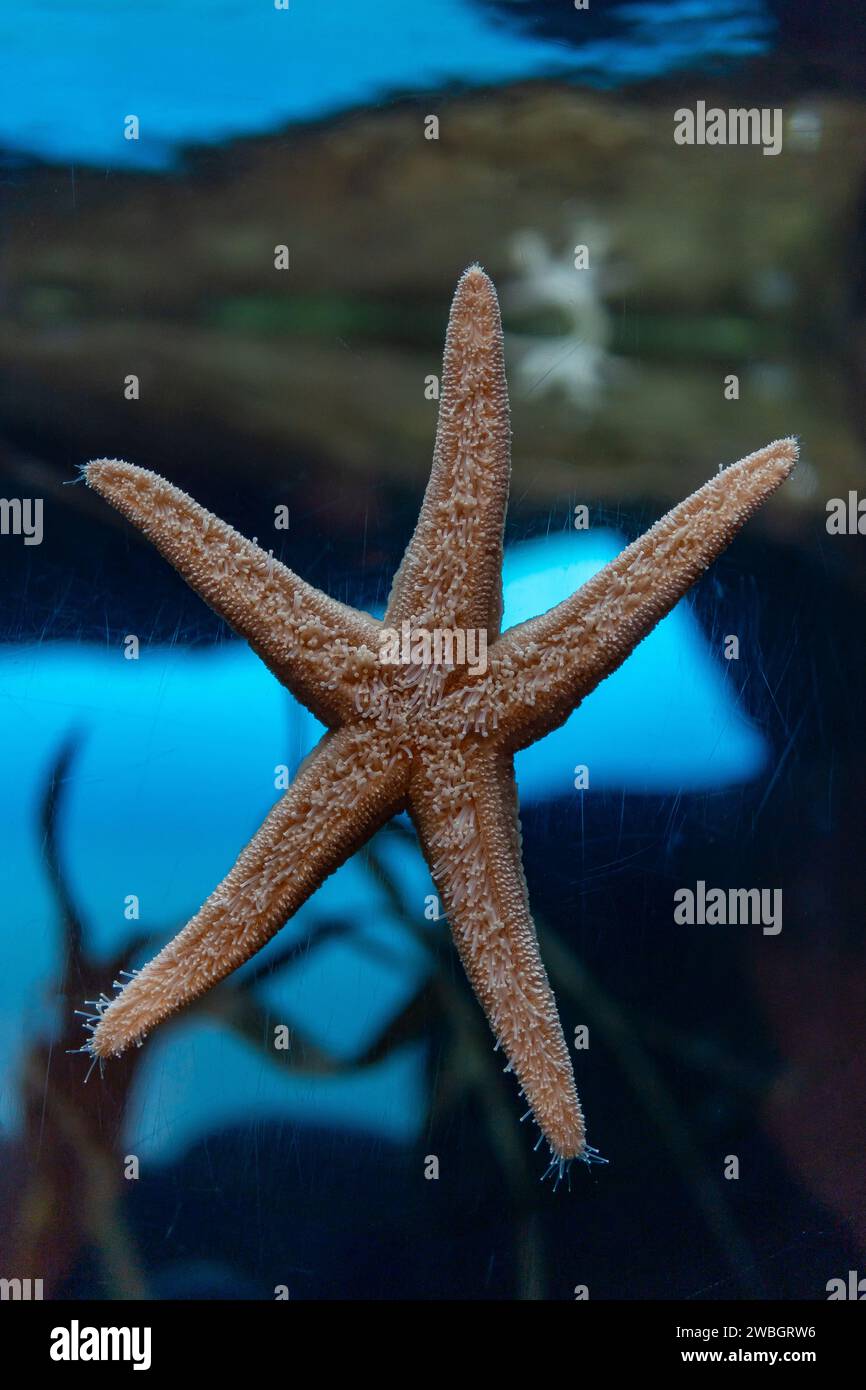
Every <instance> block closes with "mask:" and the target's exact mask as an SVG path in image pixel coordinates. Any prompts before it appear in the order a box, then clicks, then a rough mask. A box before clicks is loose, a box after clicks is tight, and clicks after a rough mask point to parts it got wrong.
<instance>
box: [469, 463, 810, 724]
mask: <svg viewBox="0 0 866 1390" xmlns="http://www.w3.org/2000/svg"><path fill="white" fill-rule="evenodd" d="M796 459H797V444H796V441H795V440H793V439H782V440H777V441H776V443H774V444H768V445H767V446H766V448H764V449H759V450H758V451H757V452H756V453H754V454H750V455H749V456H748V457H747V458H744V459H741V460H740V461H739V463H735V464H732V465H731V466H730V467H729V468H726V469H725V470H724V471H723V472H721V473H719V474H717V475H716V477H714V478H712V479H711V480H710V482H708V483H705V484H704V486H703V487H702V488H699V489H698V490H697V492H694V493H692V495H691V496H690V497H688V498H686V500H685V501H684V502H681V503H680V504H679V506H678V507H674V509H673V510H672V511H670V512H668V513H667V515H666V516H664V517H662V519H661V520H660V521H658V522H656V524H655V526H653V527H652V529H651V530H649V531H647V532H646V534H645V535H643V536H641V537H640V538H639V539H638V540H636V541H635V542H634V543H633V544H632V545H630V546H628V547H627V548H626V549H625V550H624V551H623V552H622V554H621V555H618V556H617V558H616V559H615V560H613V561H611V563H610V564H609V565H606V566H605V568H604V569H603V570H600V571H599V573H598V574H596V575H594V576H593V578H592V579H590V580H588V582H587V583H586V584H584V585H583V587H582V588H580V589H579V590H578V591H577V592H576V593H575V594H573V595H572V596H571V598H568V599H566V600H565V601H564V602H563V603H560V604H557V606H556V607H555V608H551V609H550V610H549V611H548V612H547V613H544V614H543V615H542V616H541V617H538V618H532V619H531V620H530V621H529V622H525V623H521V624H519V625H518V626H516V627H513V628H510V629H509V630H508V631H507V632H506V633H504V634H503V635H502V637H501V638H500V639H499V641H498V642H497V643H496V644H495V645H494V647H493V648H492V650H491V652H490V654H489V669H488V674H487V679H486V680H485V681H484V682H483V683H481V682H479V683H478V686H477V689H476V690H475V691H473V690H472V688H471V687H472V682H471V681H468V682H466V683H465V684H464V686H463V687H462V689H461V690H458V691H455V692H454V695H455V697H459V698H460V699H462V700H463V701H464V703H465V707H466V713H467V722H468V723H469V724H470V726H472V727H475V728H481V727H482V726H483V727H484V728H485V729H487V730H492V729H493V728H496V729H497V730H498V738H499V739H500V740H501V742H502V743H503V744H504V746H505V747H507V748H508V749H509V750H510V751H512V752H514V751H516V750H517V749H519V748H524V747H526V746H527V744H529V743H532V742H533V741H534V740H535V739H538V738H541V737H543V735H544V734H547V733H549V732H550V731H551V730H552V729H555V728H557V727H558V726H559V725H560V724H562V723H563V722H564V720H565V719H567V718H568V716H569V714H570V713H571V712H572V710H573V709H574V708H575V707H576V706H577V705H578V704H579V703H580V702H581V700H582V699H584V697H585V696H586V695H588V694H589V692H590V691H591V690H593V689H594V688H595V687H596V686H597V685H598V683H599V682H600V681H602V680H603V679H604V678H605V676H609V675H610V674H611V672H612V671H615V670H616V668H617V667H618V666H619V665H621V663H622V662H623V661H625V659H626V657H627V656H628V655H629V654H630V653H631V652H632V651H633V650H634V648H635V647H636V646H637V645H638V643H639V642H640V641H641V640H642V639H643V638H644V637H646V635H647V633H649V632H651V631H652V629H653V628H654V627H655V625H656V623H657V622H659V620H660V619H661V618H663V617H664V616H665V614H666V613H669V612H670V610H671V609H672V608H673V607H674V605H675V604H676V603H677V602H678V600H679V599H680V598H682V596H683V594H685V593H686V591H687V590H688V589H689V588H690V587H691V586H692V584H694V582H695V580H696V579H698V578H699V577H700V575H701V574H703V572H704V570H705V569H706V568H707V566H708V565H709V564H711V562H712V561H713V560H714V559H715V558H716V557H717V556H718V555H720V554H721V552H722V551H723V550H724V549H725V548H726V547H727V546H728V545H729V544H730V542H731V541H732V540H733V538H734V536H735V535H736V534H737V532H738V531H739V530H740V528H741V527H742V526H743V525H744V523H745V522H746V521H747V520H748V518H749V517H750V516H751V515H752V513H753V512H754V511H755V510H756V509H757V508H758V507H759V506H760V505H761V503H762V502H764V501H766V499H767V498H768V497H769V496H770V494H771V493H772V492H774V491H775V489H776V488H777V487H778V486H779V485H780V483H782V482H783V481H784V480H785V478H787V477H788V475H789V474H790V472H791V470H792V469H793V467H794V464H795V462H796ZM470 706H471V709H470Z"/></svg>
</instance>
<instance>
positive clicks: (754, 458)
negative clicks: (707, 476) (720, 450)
mask: <svg viewBox="0 0 866 1390" xmlns="http://www.w3.org/2000/svg"><path fill="white" fill-rule="evenodd" d="M799 456H800V445H799V441H798V440H797V439H795V438H793V437H790V438H788V439H774V440H773V442H772V444H765V445H764V447H763V448H762V449H756V450H755V452H754V453H753V454H747V455H746V457H745V458H742V459H740V460H739V461H738V462H737V463H732V464H729V466H728V467H727V468H724V469H722V473H721V475H720V476H722V477H725V476H726V475H731V474H736V473H741V474H744V475H745V474H748V475H749V476H750V478H752V479H753V480H754V482H755V483H756V484H758V485H759V486H762V485H763V486H766V488H767V491H768V492H771V491H773V490H774V489H775V488H776V487H778V486H779V484H780V483H783V482H784V481H785V479H786V478H788V477H790V475H791V474H792V473H793V471H794V469H795V467H796V465H797V459H798V458H799Z"/></svg>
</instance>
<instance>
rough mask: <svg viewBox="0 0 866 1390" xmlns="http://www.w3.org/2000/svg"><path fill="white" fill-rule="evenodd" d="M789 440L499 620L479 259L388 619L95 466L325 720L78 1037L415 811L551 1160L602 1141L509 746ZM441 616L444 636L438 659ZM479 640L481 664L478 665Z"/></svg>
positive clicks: (499, 517) (194, 985) (687, 568)
mask: <svg viewBox="0 0 866 1390" xmlns="http://www.w3.org/2000/svg"><path fill="white" fill-rule="evenodd" d="M796 455H797V447H796V444H795V443H794V441H792V440H790V439H788V440H781V441H778V442H777V443H775V444H770V445H768V446H767V447H766V448H764V449H761V450H759V451H758V452H757V453H755V454H751V455H750V456H749V457H748V458H745V459H742V460H741V461H740V462H739V463H736V464H733V465H732V466H731V467H730V468H727V469H726V470H725V471H723V472H721V473H719V474H718V475H717V476H716V477H714V478H713V479H712V480H711V481H710V482H708V483H707V484H706V485H705V486H704V487H702V488H701V489H700V490H699V491H698V492H696V493H694V494H693V495H692V496H691V497H689V498H688V499H687V500H686V501H685V502H682V503H681V504H680V505H679V506H678V507H676V508H674V510H673V511H671V512H669V513H668V515H667V516H665V517H664V518H663V519H662V520H661V521H659V522H658V523H657V524H656V525H655V526H654V527H653V528H652V530H650V531H649V532H647V534H646V535H644V536H642V537H641V538H640V539H639V540H637V541H635V542H634V544H633V545H630V546H629V547H628V548H627V549H626V550H624V551H623V553H622V554H621V555H620V556H619V557H618V558H617V559H616V560H614V561H613V562H612V563H611V564H609V565H608V566H607V567H606V568H605V569H603V570H601V571H600V573H598V574H596V575H595V576H594V577H593V578H592V579H591V580H590V581H589V582H588V583H587V584H585V585H584V586H583V588H581V589H580V590H579V591H578V592H577V593H575V594H574V595H573V596H572V597H571V598H569V599H567V600H566V601H565V602H563V603H560V604H558V605H557V606H556V607H555V608H552V609H551V610H550V611H549V612H547V613H545V614H543V615H542V616H541V617H538V618H534V619H532V620H531V621H530V622H526V623H521V624H520V625H519V626H517V627H514V628H511V629H510V630H509V631H508V632H506V633H504V634H503V635H502V636H500V620H501V614H502V583H501V569H502V535H503V524H504V518H505V509H506V503H507V498H508V485H509V475H510V428H509V416H508V394H507V387H506V381H505V369H504V363H503V353H502V330H501V326H500V321H499V308H498V304H497V300H496V292H495V290H494V288H493V285H492V283H491V281H490V280H489V279H488V277H487V276H486V275H485V273H484V272H483V271H482V270H481V269H480V267H478V266H471V267H470V268H469V269H468V270H467V271H466V272H465V274H464V275H463V277H462V278H461V280H460V283H459V285H458V287H457V292H456V294H455V296H454V302H453V304H452V307H451V315H450V319H449V323H448V335H447V339H446V344H445V363H444V378H443V387H442V400H441V405H440V409H439V425H438V431H437V435H436V447H435V452H434V456H433V470H432V474H431V477H430V481H429V483H428V485H427V491H426V493H425V496H424V502H423V506H422V508H421V515H420V518H419V520H418V524H417V526H416V528H415V534H414V536H413V537H412V540H411V541H410V543H409V547H408V549H407V551H406V554H405V556H404V558H403V562H402V564H401V566H400V569H399V571H398V573H397V577H396V579H395V582H394V586H393V589H392V592H391V596H390V600H389V603H388V608H387V612H386V615H385V619H384V623H381V622H378V621H377V620H375V619H374V618H372V617H369V616H368V615H367V614H366V613H361V612H357V611H355V610H354V609H352V608H348V607H345V606H344V605H343V604H340V603H336V602H334V601H333V600H332V599H329V598H327V597H326V596H325V595H324V594H322V593H320V592H319V591H318V590H316V589H314V588H311V587H310V586H309V585H308V584H305V583H304V582H303V580H301V579H299V578H298V577H297V575H295V574H293V573H292V571H291V570H289V569H287V568H286V567H285V566H284V565H282V564H280V563H279V562H277V561H275V560H274V559H273V558H272V557H270V556H269V555H267V554H265V552H264V551H263V550H261V549H260V548H259V547H258V546H257V545H255V544H253V543H252V542H250V541H248V540H245V539H244V538H243V537H242V536H240V535H238V533H237V532H236V531H233V530H232V528H231V527H230V526H227V525H226V524H225V523H224V522H222V521H220V520H218V519H217V518H216V517H215V516H213V515H212V514H211V513H210V512H207V511H205V510H204V509H203V508H202V507H200V506H198V505H197V504H196V503H195V502H194V501H193V500H192V499H191V498H190V497H188V496H187V495H186V494H185V493H183V492H181V491H179V489H177V488H175V487H172V486H171V485H170V484H169V483H167V482H166V481H165V480H164V479H163V478H161V477H159V476H158V475H157V474H155V473H151V472H148V471H147V470H145V469H143V468H137V467H134V466H133V465H132V464H129V463H122V462H117V461H114V460H107V459H102V460H99V461H97V462H94V463H90V464H88V465H87V466H86V468H85V470H84V471H85V476H86V479H87V482H88V484H89V485H90V486H91V487H93V488H95V489H96V490H97V492H99V493H101V495H102V496H103V497H105V498H106V499H107V500H108V501H109V502H111V503H112V504H113V505H114V506H115V507H117V508H118V510H119V511H120V512H122V513H123V515H124V516H126V517H127V518H128V519H129V520H130V521H131V522H132V523H133V524H134V525H135V526H137V527H138V528H139V529H140V530H141V531H142V532H143V533H144V535H145V536H147V537H148V539H149V540H151V541H153V543H154V544H155V545H156V546H157V547H158V549H159V550H160V551H161V552H162V554H163V555H164V556H165V557H166V559H168V560H170V561H171V563H172V564H173V565H174V566H175V568H176V569H177V570H178V571H179V572H180V573H181V574H182V575H183V577H184V578H185V579H186V580H187V582H188V583H189V584H191V585H192V587H193V588H194V589H195V590H196V591H197V592H198V593H199V594H200V595H201V596H202V598H203V599H205V601H206V602H207V603H209V604H210V606H211V607H212V608H213V609H215V611H216V612H217V613H219V614H220V615H221V616H222V617H224V618H225V619H226V620H227V621H228V622H229V623H230V624H231V626H232V627H233V628H234V629H235V631H236V632H238V633H239V634H241V635H242V636H243V637H245V638H246V639H247V641H248V642H249V643H250V646H251V647H252V648H253V650H254V651H256V652H257V653H258V655H259V656H260V657H261V658H262V660H263V661H264V662H265V664H266V665H267V666H268V667H269V668H270V670H271V671H273V673H274V675H275V676H276V677H277V678H278V680H280V681H281V682H282V683H283V684H284V685H285V686H286V687H287V688H288V689H289V690H290V691H291V692H292V694H293V695H294V696H296V698H297V699H299V700H301V701H302V702H303V703H304V704H305V705H307V706H308V708H309V709H310V710H312V711H313V713H314V714H315V715H316V716H317V717H318V718H319V719H321V720H322V721H323V722H324V723H325V724H326V725H327V726H328V732H327V733H326V734H325V735H324V737H323V738H322V740H321V742H320V743H319V744H318V746H317V747H316V748H315V749H314V751H313V752H312V753H311V754H310V755H309V757H308V758H307V759H306V761H305V762H304V763H303V764H302V766H301V768H300V770H299V772H298V775H297V777H296V778H295V781H294V783H293V785H292V786H291V787H290V788H289V790H288V791H287V792H286V793H285V795H284V796H283V797H282V799H281V800H280V801H278V802H277V804H276V805H275V807H274V809H273V810H272V811H271V813H270V815H269V816H268V817H267V819H266V820H265V822H264V824H263V825H262V827H261V829H260V830H259V831H258V833H257V834H256V835H255V836H254V837H253V839H252V840H251V841H250V843H249V844H248V845H247V847H246V848H245V849H244V850H243V852H242V853H241V855H240V858H239V859H238V861H237V863H236V864H235V866H234V868H233V869H232V870H231V872H230V873H229V875H228V877H227V878H225V879H224V880H223V882H222V883H221V884H220V885H219V887H218V888H217V889H215V891H214V892H213V893H212V894H211V896H210V897H209V898H208V900H207V902H206V903H205V904H204V906H203V907H202V908H201V909H200V911H199V912H197V913H196V915H195V917H193V919H192V921H191V922H189V924H188V925H187V926H186V927H184V929H183V931H181V932H180V933H179V934H178V936H176V937H175V938H174V940H173V941H171V942H170V943H169V944H168V945H167V946H165V947H164V949H163V950H162V951H160V953H159V955H158V956H156V957H155V959H154V960H152V961H151V962H150V964H149V965H147V966H145V967H144V969H143V970H141V971H140V972H139V973H138V974H136V975H135V976H134V977H133V978H132V979H131V980H130V982H129V983H128V984H127V985H126V986H125V987H124V988H123V989H122V990H121V992H120V993H119V994H118V995H117V996H116V997H115V998H114V999H112V1000H111V1001H109V1000H107V999H105V998H103V999H102V1000H101V1001H100V1002H99V1004H98V1006H97V1013H96V1015H95V1016H94V1017H93V1019H92V1020H91V1023H90V1027H91V1031H92V1036H91V1038H90V1041H89V1042H88V1044H87V1049H86V1050H88V1051H89V1052H90V1053H91V1054H92V1055H93V1056H94V1057H95V1058H99V1059H102V1058H107V1057H110V1056H112V1055H115V1056H116V1055H119V1054H120V1053H122V1052H124V1051H125V1049H126V1048H128V1047H129V1046H130V1045H131V1044H132V1043H137V1042H140V1041H141V1040H142V1039H143V1038H144V1036H145V1035H146V1034H147V1033H148V1032H150V1030H151V1029H153V1028H154V1027H156V1025H157V1024H158V1023H160V1022H161V1021H162V1020H163V1019H165V1018H167V1017H168V1016H169V1015H171V1014H173V1013H175V1011H176V1010H178V1009H180V1008H182V1007H183V1006H184V1005H185V1004H189V1003H190V1002H191V1001H192V1000H194V999H196V998H197V997H198V996H199V995H201V994H203V993H204V992H205V991H206V990H208V989H210V988H211V987H212V986H213V985H215V984H216V983H217V981H219V980H221V979H223V977H224V976H226V975H228V974H229V973H230V972H231V971H233V970H236V969H237V967H238V966H239V965H241V964H243V962H244V961H246V960H248V959H249V957H250V956H252V955H253V953H254V952H256V951H258V950H260V949H261V948H262V947H263V946H264V945H265V943H266V942H267V941H269V940H270V938H271V937H272V936H273V935H274V933H275V932H277V931H278V930H279V929H280V927H281V926H282V925H283V924H284V922H285V921H286V920H287V918H289V917H291V916H292V914H293V913H295V912H297V910H298V908H299V907H300V906H301V904H302V903H303V902H304V901H305V900H306V899H307V898H308V897H309V896H310V895H311V894H312V893H313V892H314V891H315V890H316V888H318V886H319V885H320V884H321V883H322V882H323V880H324V879H325V878H326V877H327V876H328V875H329V874H331V873H333V872H334V870H335V869H336V868H338V867H339V865H340V864H342V863H343V861H344V860H345V859H346V858H348V856H349V855H350V854H352V853H353V852H354V851H355V850H356V849H358V848H359V846H361V845H362V844H363V843H364V842H365V841H366V840H367V839H368V838H369V837H370V836H371V835H373V833H374V832H375V831H376V830H378V828H379V827H380V826H381V825H382V824H383V823H384V822H385V821H386V820H388V818H389V817H391V816H393V815H395V814H396V813H397V812H399V811H401V810H404V809H405V810H407V811H408V812H409V815H410V816H411V818H412V820H413V822H414V824H415V826H416V829H417V832H418V837H419V840H420V842H421V846H422V848H423V851H424V854H425V856H426V858H427V862H428V864H429V866H430V869H431V872H432V875H433V879H434V881H435V883H436V886H437V889H438V891H439V894H440V896H441V899H442V903H443V905H444V908H445V911H446V913H447V916H448V920H449V922H450V924H451V930H452V932H453V935H454V940H455V942H456V945H457V949H458V951H459V953H460V957H461V960H462V962H463V964H464V966H465V968H466V972H467V974H468V976H469V979H470V981H471V983H472V987H473V989H474V990H475V993H476V995H477V996H478V999H479V1000H480V1002H481V1005H482V1007H483V1008H484V1011H485V1013H486V1014H487V1018H488V1020H489V1022H490V1026H491V1028H492V1030H493V1033H494V1035H495V1037H496V1041H497V1045H498V1046H501V1047H502V1049H503V1051H504V1053H505V1055H506V1057H507V1059H508V1065H509V1068H510V1069H513V1070H514V1071H515V1072H516V1074H517V1078H518V1081H519V1083H520V1086H521V1089H522V1092H523V1093H524V1094H525V1096H526V1099H527V1101H528V1103H529V1106H530V1110H531V1113H532V1114H533V1115H534V1116H535V1119H536V1121H537V1123H538V1125H539V1127H540V1129H541V1131H542V1135H543V1136H544V1137H545V1138H546V1139H547V1141H548V1143H549V1145H550V1149H551V1155H552V1164H551V1167H552V1168H553V1169H554V1170H557V1171H558V1172H559V1173H560V1174H561V1173H562V1171H563V1169H564V1166H565V1164H566V1163H567V1162H568V1161H569V1160H571V1159H573V1158H583V1159H585V1160H587V1161H589V1159H591V1158H592V1157H595V1156H596V1155H595V1150H593V1149H591V1148H590V1147H589V1146H588V1145H587V1142H586V1135H585V1129H584V1122H583V1115H582V1113H581V1108H580V1102H579V1101H578V1097H577V1091H576V1089H575V1084H574V1076H573V1072H572V1067H571V1062H570V1059H569V1054H568V1049H567V1047H566V1043H565V1039H564V1037H563V1033H562V1027H561V1025H560V1022H559V1017H558V1015H557V1011H556V1004H555V1002H554V998H553V994H552V993H551V989H550V985H549V983H548V980H547V975H546V973H545V969H544V966H543V964H542V961H541V956H540V954H539V950H538V941H537V938H536V933H535V928H534V925H533V922H532V918H531V916H530V911H529V903H528V898H527V890H526V880H525V878H524V874H523V868H522V864H521V843H520V822H519V819H518V809H517V788H516V784H515V780H514V772H513V757H514V754H515V752H516V751H517V750H518V749H520V748H524V747H526V745H527V744H529V743H532V742H533V741H534V740H535V739H538V738H542V737H543V736H544V735H545V734H547V733H549V732H550V731H551V730H552V729H555V728H557V726H558V725H560V724H562V723H563V722H564V720H565V719H566V718H567V717H568V715H569V714H570V713H571V711H572V710H573V709H574V708H575V706H576V705H578V704H579V703H580V701H581V700H582V699H583V698H584V696H586V695H587V694H589V692H590V691H591V690H592V689H593V688H594V687H595V686H596V685H598V683H599V681H601V680H603V679H604V677H605V676H607V675H609V674H610V673H611V672H612V671H614V670H615V669H616V667H617V666H619V665H620V663H621V662H622V661H624V660H625V658H626V657H627V656H628V655H629V653H630V652H631V651H632V650H633V648H634V647H635V646H636V645H637V643H638V642H639V641H640V640H641V638H643V637H645V636H646V634H647V633H648V632H649V631H650V630H651V629H652V628H653V627H654V626H655V624H656V623H657V622H658V621H659V619H660V618H662V617H663V616H664V615H665V614H666V613H667V612H669V611H670V609H671V608H673V606H674V604H675V603H676V602H677V600H678V599H679V598H680V597H681V596H682V595H683V594H684V593H685V592H686V590H687V589H688V588H689V587H690V585H692V584H693V583H694V581H695V580H696V579H697V578H698V577H699V575H701V574H702V573H703V571H704V570H705V569H706V567H707V566H708V565H709V564H710V562H711V561H712V560H713V559H714V558H715V557H716V556H717V555H718V554H719V553H720V552H721V551H722V550H723V549H724V548H725V546H727V545H728V543H729V542H730V541H731V539H732V538H733V536H734V535H735V534H736V532H737V531H738V530H739V529H740V527H741V526H742V525H743V523H744V522H745V521H746V519H747V517H748V516H749V515H750V514H751V513H752V512H753V511H754V510H755V508H756V507H758V506H759V505H760V503H761V502H763V501H764V500H765V499H766V498H767V497H768V496H769V495H770V493H771V492H772V491H773V490H774V489H775V488H776V487H777V486H778V485H779V483H781V482H782V481H783V479H785V478H786V477H787V476H788V474H789V473H790V472H791V469H792V468H793V466H794V463H795V460H796ZM397 629H399V630H400V633H401V634H402V637H403V645H402V659H401V657H400V655H396V654H395V653H396V652H397V649H398V645H399V644H397V643H396V642H395V640H394V639H395V632H396V630H397ZM431 630H433V634H432V635H433V636H434V637H436V636H437V634H438V635H439V636H440V637H443V635H444V638H446V639H447V641H446V642H445V648H447V655H446V656H444V657H443V659H441V660H439V661H437V660H436V659H435V658H434V657H432V656H431V653H432V652H433V647H432V645H431V640H430V639H431ZM425 634H426V636H425ZM407 637H408V642H407V640H406V639H407ZM461 637H462V638H463V639H464V640H463V643H462V644H461V640H460V639H461ZM386 639H387V642H388V644H389V647H388V650H389V651H390V656H388V657H387V658H386V657H385V642H386ZM472 639H474V640H472ZM469 649H472V650H474V651H475V652H476V654H478V653H481V652H484V653H485V654H486V655H488V656H489V660H487V662H486V664H485V662H482V661H480V660H476V661H475V663H474V665H471V664H469V663H467V662H466V661H465V660H464V659H463V658H464V656H465V652H466V651H467V650H469ZM455 653H456V655H455Z"/></svg>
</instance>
